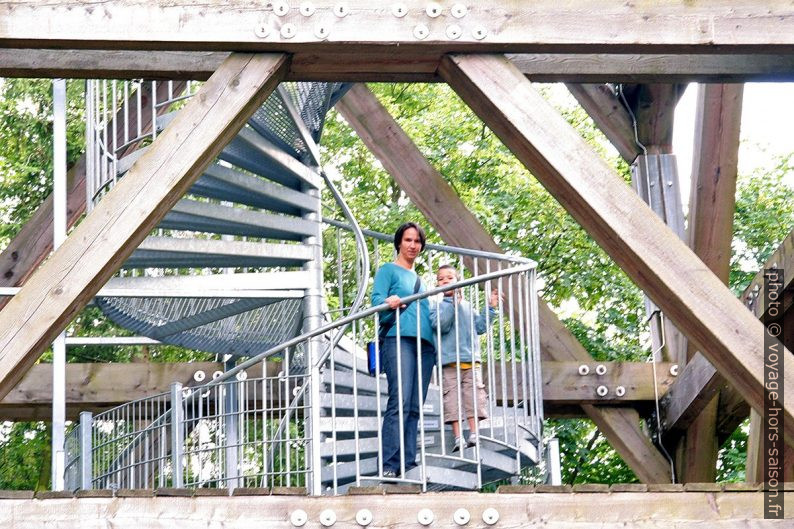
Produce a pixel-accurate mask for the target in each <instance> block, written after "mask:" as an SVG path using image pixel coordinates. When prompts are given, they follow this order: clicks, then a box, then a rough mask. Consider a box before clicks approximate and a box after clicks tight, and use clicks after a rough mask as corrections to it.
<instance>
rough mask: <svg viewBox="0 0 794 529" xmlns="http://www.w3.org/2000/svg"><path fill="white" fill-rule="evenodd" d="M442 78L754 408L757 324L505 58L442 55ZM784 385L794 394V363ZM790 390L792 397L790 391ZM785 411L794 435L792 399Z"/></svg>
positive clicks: (759, 357) (759, 389)
mask: <svg viewBox="0 0 794 529" xmlns="http://www.w3.org/2000/svg"><path fill="white" fill-rule="evenodd" d="M440 71H441V74H442V76H443V77H444V78H445V79H446V80H447V82H448V83H449V84H450V85H451V86H452V87H453V89H454V90H455V91H456V92H457V93H458V94H459V95H460V96H461V97H462V98H463V100H464V101H466V102H467V103H468V104H469V105H470V106H471V107H472V108H473V109H474V111H475V112H476V113H477V114H478V115H480V117H481V118H482V119H483V120H484V121H485V122H486V124H487V125H489V126H490V128H491V129H492V130H493V131H494V132H495V133H496V134H497V136H499V137H500V138H501V139H502V141H503V142H504V143H505V144H506V145H507V146H508V147H509V148H510V149H511V150H512V151H513V153H515V154H516V156H517V157H518V158H519V159H520V160H521V161H522V162H523V163H524V165H526V166H527V168H528V169H529V170H530V171H532V173H533V174H534V175H535V176H536V177H537V178H538V179H539V180H540V181H541V183H542V184H543V185H544V186H545V187H546V189H548V190H549V192H550V193H551V194H552V195H553V196H554V197H555V198H557V200H558V201H559V202H560V203H561V204H562V205H563V206H564V207H565V209H566V210H568V212H569V213H570V214H571V215H572V216H573V217H574V218H575V219H577V221H578V222H579V223H580V224H581V225H582V226H583V227H584V228H585V229H586V230H587V231H588V232H589V233H590V235H591V236H592V237H593V238H594V239H595V240H596V241H597V242H598V243H599V244H600V245H601V247H602V248H604V250H605V251H606V252H607V253H608V254H609V255H610V256H611V257H612V258H613V259H614V260H615V261H616V262H617V263H618V265H620V266H621V268H623V270H624V271H625V272H626V273H627V274H628V275H629V276H630V277H631V278H632V279H633V280H634V281H635V282H636V283H637V284H638V285H639V286H640V288H642V289H643V290H644V291H645V292H646V293H647V294H648V295H649V296H650V297H651V299H653V301H654V302H655V303H656V304H657V305H658V306H659V307H660V308H661V309H662V310H664V311H665V313H666V314H667V315H668V317H670V318H671V319H672V320H673V322H674V323H675V324H676V325H677V326H678V327H679V328H680V329H681V330H682V331H683V332H684V333H685V334H686V335H687V336H688V337H689V338H690V339H692V340H694V342H695V344H696V345H697V346H698V347H699V348H700V350H701V351H702V352H703V353H704V354H705V355H706V357H707V358H708V359H709V360H710V361H711V362H712V363H713V364H714V365H715V366H716V367H717V368H718V369H719V370H720V372H722V373H723V375H724V376H725V377H726V378H727V379H728V381H729V382H730V383H731V384H732V385H733V386H735V387H736V388H737V389H739V391H740V392H741V394H742V395H743V396H744V397H745V398H746V399H747V401H748V403H749V404H750V405H751V406H752V407H753V408H755V409H756V410H763V406H764V349H763V343H762V342H763V340H762V337H763V333H764V328H763V325H762V324H761V323H760V322H759V321H758V320H757V319H755V318H754V317H753V316H752V315H751V314H750V313H749V312H748V311H747V310H746V309H745V308H744V307H743V306H742V304H741V303H740V302H739V301H738V300H737V299H736V298H735V297H734V296H733V294H731V292H730V291H729V290H728V288H727V287H725V285H723V284H722V283H721V282H720V280H719V279H718V278H717V277H716V276H715V275H714V274H713V273H712V272H711V271H710V270H709V269H708V268H707V267H706V266H705V265H704V264H703V262H702V261H701V260H700V259H698V258H697V256H696V255H695V254H694V253H693V252H692V251H691V250H690V249H689V248H687V247H686V245H684V244H683V242H681V241H680V240H679V239H678V237H676V236H675V234H673V233H672V232H671V231H670V229H669V228H668V227H667V226H665V225H664V223H662V221H661V220H660V219H659V218H658V217H657V216H656V215H655V214H653V212H652V211H651V210H650V209H649V208H648V206H647V205H645V204H644V203H643V202H642V201H641V200H640V199H639V197H637V196H636V195H635V194H634V193H633V192H632V191H631V189H629V188H628V186H626V185H625V183H624V182H623V181H622V179H621V178H620V177H619V176H618V175H617V174H616V173H615V172H614V171H613V170H612V169H611V168H610V167H608V166H607V165H606V164H605V163H604V162H603V161H602V160H601V159H600V158H599V157H598V156H597V155H596V154H595V153H594V152H593V151H592V149H590V148H589V146H588V145H587V144H586V143H585V142H584V140H582V139H581V137H579V135H578V133H577V132H576V131H575V130H574V129H573V128H572V127H571V126H570V125H568V123H567V122H565V120H564V119H563V118H562V117H561V116H560V115H559V114H558V113H557V112H556V111H555V110H554V109H553V108H552V107H551V106H549V105H548V103H546V102H545V100H544V99H543V98H542V97H541V96H540V95H539V94H538V93H537V92H536V91H535V90H534V89H533V88H532V86H531V84H530V83H529V81H527V80H526V78H525V77H524V76H523V74H522V73H521V72H520V71H519V70H518V69H517V68H516V67H515V66H513V65H512V64H511V63H510V62H509V61H508V60H507V59H505V58H504V57H502V56H496V55H467V56H464V55H457V56H448V57H447V58H445V59H444V61H442V65H441V70H440ZM781 383H782V384H785V385H786V386H789V387H794V366H791V365H786V366H784V368H783V372H782V373H781ZM789 393H791V392H789ZM781 404H782V412H783V417H784V422H785V423H786V424H785V434H786V435H788V436H789V437H792V438H794V395H789V394H786V395H785V397H784V401H783V402H782V403H781Z"/></svg>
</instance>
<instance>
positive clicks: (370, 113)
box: [337, 85, 669, 483]
mask: <svg viewBox="0 0 794 529" xmlns="http://www.w3.org/2000/svg"><path fill="white" fill-rule="evenodd" d="M337 109H338V110H339V111H340V113H341V114H342V115H343V116H344V117H345V119H347V121H348V123H350V125H351V126H352V127H353V128H354V129H355V130H356V133H357V134H358V135H359V137H360V138H361V139H362V141H363V142H364V144H365V145H366V146H367V147H368V148H369V150H370V151H371V152H372V153H373V154H374V155H375V156H376V157H377V158H378V159H379V160H380V161H381V163H382V164H383V166H384V168H385V169H386V170H387V171H388V172H389V174H391V175H392V177H393V178H394V179H395V181H396V182H397V183H398V184H399V185H400V187H401V188H402V189H403V190H404V191H405V192H406V194H408V196H409V197H410V198H411V201H412V202H413V203H414V204H415V205H416V206H417V207H418V208H419V209H420V210H421V211H422V213H424V215H425V216H426V217H427V219H428V220H429V221H430V222H431V223H432V224H433V226H434V227H435V228H436V230H437V231H438V232H439V233H440V234H441V236H442V237H443V238H444V240H445V241H447V242H448V243H449V244H453V245H456V246H461V247H464V248H476V249H481V250H485V251H490V252H497V253H501V252H502V249H501V248H500V247H499V245H498V244H496V242H494V240H493V238H491V236H490V234H489V233H488V232H487V231H486V230H485V228H483V226H482V224H480V222H479V221H478V220H477V218H476V217H474V215H473V214H472V213H471V211H469V210H468V208H466V206H465V205H464V204H463V202H462V201H461V200H460V197H458V196H457V194H456V193H455V191H454V190H453V189H452V187H451V186H450V185H449V184H447V183H446V181H445V180H444V178H443V176H442V175H441V174H440V173H439V172H438V171H437V170H436V169H435V168H434V167H433V166H432V165H431V164H430V163H429V162H428V161H427V159H426V158H425V157H424V156H423V155H422V153H421V152H420V151H419V149H418V148H417V147H416V145H414V143H413V141H411V139H410V138H409V137H408V136H407V135H406V134H405V132H404V131H403V130H402V129H401V128H400V126H399V124H397V122H396V121H394V119H393V118H392V117H391V116H390V115H389V113H388V112H387V111H386V109H385V108H383V106H382V105H381V104H380V103H379V102H378V100H377V98H375V96H374V95H373V94H372V92H370V91H369V90H368V89H367V88H366V87H365V86H363V85H357V86H354V87H353V88H352V89H351V90H350V91H349V92H348V93H347V94H346V95H345V97H343V98H342V99H341V100H340V101H339V103H337ZM538 322H539V327H540V346H541V351H542V352H543V353H544V355H545V357H546V358H552V359H554V360H558V361H575V362H592V357H591V356H590V354H589V353H588V352H587V351H586V350H585V349H584V347H582V344H581V343H579V341H578V340H577V339H576V337H575V336H573V334H571V332H570V331H569V330H568V329H567V328H566V327H565V325H563V323H562V322H561V321H560V320H559V318H557V315H556V314H554V312H553V311H552V310H551V309H550V308H549V306H548V305H546V303H545V302H544V301H543V300H542V299H538ZM568 411H569V412H570V411H571V410H568ZM583 411H584V412H585V414H586V415H588V416H589V417H591V418H592V419H593V420H594V421H597V422H600V423H601V424H603V425H606V426H608V429H607V430H606V431H605V435H606V437H607V439H608V440H609V441H610V443H611V444H612V445H613V446H614V447H615V448H616V449H617V450H618V453H620V455H621V457H623V458H624V460H625V461H627V462H628V463H629V465H630V466H631V468H632V470H634V472H635V473H636V474H637V476H638V477H639V478H640V479H641V480H643V481H644V482H648V483H657V482H663V481H667V480H669V475H668V474H667V465H666V461H665V460H664V458H663V457H662V455H661V454H660V453H659V451H658V450H656V448H655V447H654V446H653V444H652V443H651V442H650V440H649V439H648V436H647V435H645V433H644V432H642V431H640V429H639V421H637V425H636V428H635V427H632V428H629V429H625V428H623V429H622V428H621V426H625V425H626V424H631V422H632V419H633V417H634V415H631V413H632V410H625V409H616V410H614V411H613V412H612V413H611V415H609V416H607V415H606V414H605V412H602V411H601V409H600V408H597V407H595V406H589V407H586V408H583ZM555 413H560V412H559V411H556V412H555ZM574 413H576V412H575V411H574ZM610 422H613V423H614V424H613V425H611V426H610V425H609V424H610ZM613 434H614V435H615V437H612V435H613ZM631 450H634V452H633V453H631V452H630V451H631ZM648 454H651V455H652V457H650V459H643V457H644V456H645V455H648ZM653 454H655V455H653Z"/></svg>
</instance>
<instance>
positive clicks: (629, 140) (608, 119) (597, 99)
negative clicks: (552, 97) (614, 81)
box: [565, 83, 642, 163]
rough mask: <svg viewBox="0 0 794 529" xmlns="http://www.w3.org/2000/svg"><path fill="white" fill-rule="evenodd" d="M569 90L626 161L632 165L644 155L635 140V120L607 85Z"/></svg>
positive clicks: (571, 88)
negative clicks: (633, 121) (633, 120)
mask: <svg viewBox="0 0 794 529" xmlns="http://www.w3.org/2000/svg"><path fill="white" fill-rule="evenodd" d="M565 86H566V87H567V88H568V90H569V91H570V92H571V94H572V95H573V96H574V97H575V98H576V100H577V101H578V102H579V104H580V105H581V106H582V108H583V109H584V110H585V112H587V113H588V114H589V115H590V117H591V118H593V121H594V122H595V124H596V127H598V129H599V130H600V131H601V132H603V133H604V136H606V137H607V139H608V140H609V141H610V142H611V143H612V145H614V146H615V148H616V149H617V150H618V153H619V154H620V156H622V157H623V159H624V160H626V161H627V162H629V163H631V162H633V161H634V159H635V158H636V157H637V156H639V155H640V154H642V150H641V149H640V146H639V145H637V141H636V140H635V139H634V125H633V123H632V120H631V116H630V115H629V112H628V110H626V108H625V107H624V106H623V104H622V103H621V101H620V100H619V99H618V96H617V94H615V93H614V92H613V90H612V88H611V87H609V86H607V85H605V84H600V85H598V84H573V83H568V84H566V85H565Z"/></svg>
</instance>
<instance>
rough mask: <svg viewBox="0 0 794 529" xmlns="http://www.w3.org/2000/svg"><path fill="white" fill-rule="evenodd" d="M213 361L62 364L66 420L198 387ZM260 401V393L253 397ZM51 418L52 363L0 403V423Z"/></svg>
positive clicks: (257, 372) (272, 367)
mask: <svg viewBox="0 0 794 529" xmlns="http://www.w3.org/2000/svg"><path fill="white" fill-rule="evenodd" d="M280 369H281V365H280V364H279V363H275V362H269V363H268V364H267V373H268V376H274V375H276V374H277V373H278V371H279V370H280ZM222 370H223V364H220V363H218V362H190V363H187V362H185V363H151V362H141V363H130V364H111V363H68V364H66V416H67V418H68V419H71V420H74V419H77V417H78V415H79V414H80V412H81V411H90V412H94V413H96V412H100V411H104V410H106V409H108V408H112V407H114V406H120V405H122V404H125V403H127V402H131V401H133V400H138V399H142V398H145V397H152V396H154V395H159V394H163V393H167V392H168V391H169V388H170V386H171V384H172V383H174V382H180V383H182V385H184V386H194V385H197V384H199V382H197V381H196V379H195V378H194V375H196V374H197V373H201V374H202V375H203V380H204V382H201V383H205V382H206V381H208V380H210V379H211V378H212V374H213V373H215V372H216V371H222ZM246 372H247V375H248V378H252V379H253V378H261V377H262V366H261V364H260V365H258V366H254V367H252V368H250V369H248V370H247V371H246ZM259 396H261V394H260V395H259ZM51 419H52V364H37V365H35V366H33V367H32V368H31V369H30V370H29V371H28V372H27V373H26V374H25V376H24V378H23V379H22V380H21V381H20V383H19V384H17V385H16V387H14V389H12V390H11V392H10V393H9V394H8V395H6V396H5V397H4V398H3V400H2V401H0V420H7V421H33V420H36V421H49V420H51Z"/></svg>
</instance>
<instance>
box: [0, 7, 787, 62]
mask: <svg viewBox="0 0 794 529" xmlns="http://www.w3.org/2000/svg"><path fill="white" fill-rule="evenodd" d="M337 4H339V2H336V1H335V0H319V1H315V2H313V6H314V7H315V12H314V14H313V15H312V16H304V15H303V14H301V13H300V12H299V10H298V9H296V7H297V6H296V5H295V4H292V5H290V4H289V3H286V4H284V5H286V6H287V7H288V9H287V10H286V12H284V13H279V12H277V11H276V10H277V9H278V7H279V2H272V3H262V2H260V1H258V0H227V1H225V2H173V1H172V0H127V1H121V0H117V1H109V2H103V3H102V4H100V5H97V4H96V2H94V1H92V0H78V1H73V2H68V3H60V2H56V3H43V2H40V1H38V0H13V1H11V0H7V1H4V2H2V3H0V47H13V48H50V49H57V48H91V49H111V50H115V49H169V50H185V51H186V50H199V51H206V50H225V51H271V52H286V53H294V52H299V51H304V52H305V51H310V52H321V53H334V54H339V53H344V52H348V53H351V54H355V53H370V52H372V53H381V54H383V56H384V57H385V56H388V55H392V56H395V55H396V56H400V55H403V54H406V53H408V54H410V53H414V52H416V51H417V50H421V51H423V52H424V51H425V50H427V51H429V52H435V53H438V54H441V53H447V52H478V53H505V52H516V53H521V52H525V53H532V52H542V53H555V52H559V53H571V52H577V53H579V52H581V53H624V52H631V53H642V52H647V53H669V54H673V53H685V54H692V53H695V52H697V51H709V52H715V51H719V52H720V53H727V52H732V53H788V52H790V51H792V50H794V33H793V32H792V31H791V26H792V21H794V6H792V5H791V3H790V2H789V1H788V0H767V1H766V2H764V3H758V2H757V1H755V0H735V1H733V2H726V1H725V0H700V1H698V2H689V1H685V0H676V1H671V2H660V3H656V2H640V3H626V2H623V1H619V0H590V1H589V2H588V3H587V5H586V7H583V6H582V4H581V2H574V1H560V0H535V1H533V2H532V4H531V8H530V7H528V6H527V5H525V4H523V3H520V2H519V3H517V2H514V1H512V0H493V1H491V2H487V3H476V2H475V3H470V4H464V5H466V7H467V12H466V13H465V14H464V15H463V16H461V17H459V18H456V17H455V16H454V15H453V14H452V13H451V6H450V5H449V4H442V5H441V12H440V13H439V15H440V16H429V15H428V14H427V12H426V8H427V7H428V5H427V2H424V1H420V0H408V1H406V2H402V4H403V6H404V7H405V9H406V12H405V14H404V16H395V15H394V14H393V13H392V6H391V5H390V4H388V3H384V2H382V1H381V0H357V1H355V2H347V3H345V4H344V6H345V7H346V10H345V11H344V12H343V13H339V12H337V13H334V12H333V9H334V7H335V6H336V5H337ZM339 15H343V16H339ZM287 24H291V25H292V26H287ZM420 25H421V27H419V28H417V26H420ZM452 25H455V26H457V27H456V28H452V29H450V26H452ZM42 28H46V31H42ZM318 35H319V36H318ZM353 47H355V50H354V51H352V50H351V49H352V48H353Z"/></svg>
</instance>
